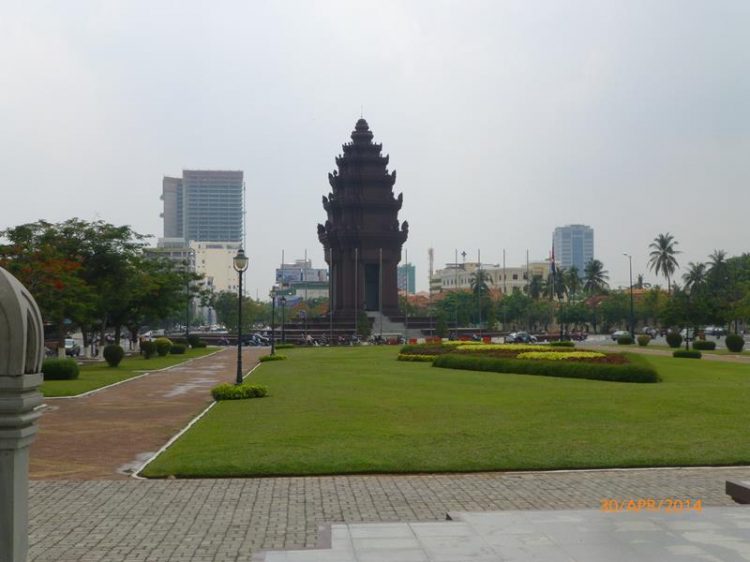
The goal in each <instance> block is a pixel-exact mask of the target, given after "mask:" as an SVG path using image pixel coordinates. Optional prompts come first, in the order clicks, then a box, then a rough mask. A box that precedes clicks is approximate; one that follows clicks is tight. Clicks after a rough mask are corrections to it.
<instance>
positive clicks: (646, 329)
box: [641, 326, 657, 338]
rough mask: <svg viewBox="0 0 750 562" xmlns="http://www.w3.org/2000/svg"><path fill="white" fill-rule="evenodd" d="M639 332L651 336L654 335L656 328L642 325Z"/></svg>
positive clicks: (653, 336)
mask: <svg viewBox="0 0 750 562" xmlns="http://www.w3.org/2000/svg"><path fill="white" fill-rule="evenodd" d="M641 334H643V335H644V336H651V337H652V338H655V337H656V334H657V332H656V330H655V329H654V328H651V327H650V326H644V327H643V329H641Z"/></svg>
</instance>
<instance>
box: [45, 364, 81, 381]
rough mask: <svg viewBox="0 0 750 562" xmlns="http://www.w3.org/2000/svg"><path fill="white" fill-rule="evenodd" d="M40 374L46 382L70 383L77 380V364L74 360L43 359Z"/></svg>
mask: <svg viewBox="0 0 750 562" xmlns="http://www.w3.org/2000/svg"><path fill="white" fill-rule="evenodd" d="M42 373H43V374H44V380H46V381H72V380H73V379H77V378H78V374H79V371H78V363H76V362H75V359H45V360H44V362H43V363H42Z"/></svg>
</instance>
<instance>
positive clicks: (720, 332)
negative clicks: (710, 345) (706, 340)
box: [705, 326, 727, 336]
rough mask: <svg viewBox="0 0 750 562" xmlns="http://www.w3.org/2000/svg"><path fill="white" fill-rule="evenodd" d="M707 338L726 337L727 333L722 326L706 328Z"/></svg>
mask: <svg viewBox="0 0 750 562" xmlns="http://www.w3.org/2000/svg"><path fill="white" fill-rule="evenodd" d="M705 332H706V335H707V336H726V335H727V331H726V330H725V329H724V328H722V327H721V326H706V329H705Z"/></svg>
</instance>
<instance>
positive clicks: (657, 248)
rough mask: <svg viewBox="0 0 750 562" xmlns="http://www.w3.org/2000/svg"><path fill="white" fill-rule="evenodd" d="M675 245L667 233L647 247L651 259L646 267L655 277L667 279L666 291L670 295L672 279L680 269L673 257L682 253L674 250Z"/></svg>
mask: <svg viewBox="0 0 750 562" xmlns="http://www.w3.org/2000/svg"><path fill="white" fill-rule="evenodd" d="M677 244H678V242H677V240H675V239H674V236H672V235H671V234H670V233H669V232H667V233H666V234H659V236H657V237H656V238H654V241H653V242H651V244H650V245H649V248H651V253H650V254H649V255H650V256H651V257H650V258H649V260H648V265H649V267H650V268H651V269H652V270H654V271H655V272H656V274H657V275H659V274H660V273H661V274H662V275H664V277H666V278H667V290H668V291H669V294H670V295H671V294H672V277H673V276H674V272H675V270H676V269H677V268H679V267H680V265H679V264H678V263H677V258H676V257H675V256H676V255H677V254H681V253H682V252H680V251H679V250H676V249H675V246H677Z"/></svg>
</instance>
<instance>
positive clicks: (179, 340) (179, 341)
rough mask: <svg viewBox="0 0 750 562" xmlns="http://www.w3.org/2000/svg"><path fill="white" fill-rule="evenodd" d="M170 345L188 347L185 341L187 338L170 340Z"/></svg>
mask: <svg viewBox="0 0 750 562" xmlns="http://www.w3.org/2000/svg"><path fill="white" fill-rule="evenodd" d="M172 343H173V344H175V343H178V344H181V345H185V346H187V345H190V344H189V343H188V341H187V338H172Z"/></svg>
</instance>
